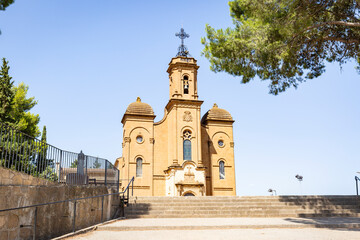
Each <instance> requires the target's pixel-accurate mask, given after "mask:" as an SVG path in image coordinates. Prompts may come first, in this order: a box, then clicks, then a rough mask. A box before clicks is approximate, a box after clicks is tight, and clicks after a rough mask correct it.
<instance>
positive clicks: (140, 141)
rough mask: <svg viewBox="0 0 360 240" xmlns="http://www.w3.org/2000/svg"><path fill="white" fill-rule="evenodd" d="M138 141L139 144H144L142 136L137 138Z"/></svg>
mask: <svg viewBox="0 0 360 240" xmlns="http://www.w3.org/2000/svg"><path fill="white" fill-rule="evenodd" d="M136 141H137V142H138V143H142V142H143V141H144V139H143V137H142V136H137V137H136Z"/></svg>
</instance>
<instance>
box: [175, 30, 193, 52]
mask: <svg viewBox="0 0 360 240" xmlns="http://www.w3.org/2000/svg"><path fill="white" fill-rule="evenodd" d="M175 36H176V37H179V38H180V39H181V45H180V46H179V48H178V53H177V55H176V56H177V57H178V56H181V57H187V55H188V54H189V51H188V50H187V48H186V46H185V45H184V39H185V38H188V37H190V35H189V34H187V33H186V32H185V31H184V29H183V28H181V29H180V32H179V33H176V34H175Z"/></svg>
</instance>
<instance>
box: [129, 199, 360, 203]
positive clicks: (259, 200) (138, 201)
mask: <svg viewBox="0 0 360 240" xmlns="http://www.w3.org/2000/svg"><path fill="white" fill-rule="evenodd" d="M129 202H130V203H161V204H162V203H245V204H246V203H288V204H303V203H309V204H313V203H333V204H334V203H337V204H342V203H354V204H355V203H357V204H359V203H360V199H354V198H351V199H335V200H331V199H321V200H319V199H304V200H289V201H278V200H276V199H274V200H268V199H264V200H262V199H257V200H248V199H247V200H245V199H244V200H226V201H225V200H200V199H168V200H165V199H164V200H151V199H147V200H145V199H136V200H135V199H131V200H130V201H129Z"/></svg>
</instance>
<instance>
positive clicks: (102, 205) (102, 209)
mask: <svg viewBox="0 0 360 240" xmlns="http://www.w3.org/2000/svg"><path fill="white" fill-rule="evenodd" d="M103 220H104V196H102V197H101V222H103Z"/></svg>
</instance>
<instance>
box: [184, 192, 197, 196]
mask: <svg viewBox="0 0 360 240" xmlns="http://www.w3.org/2000/svg"><path fill="white" fill-rule="evenodd" d="M183 196H184V197H195V195H194V194H193V193H192V192H186V193H184V195H183Z"/></svg>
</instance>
